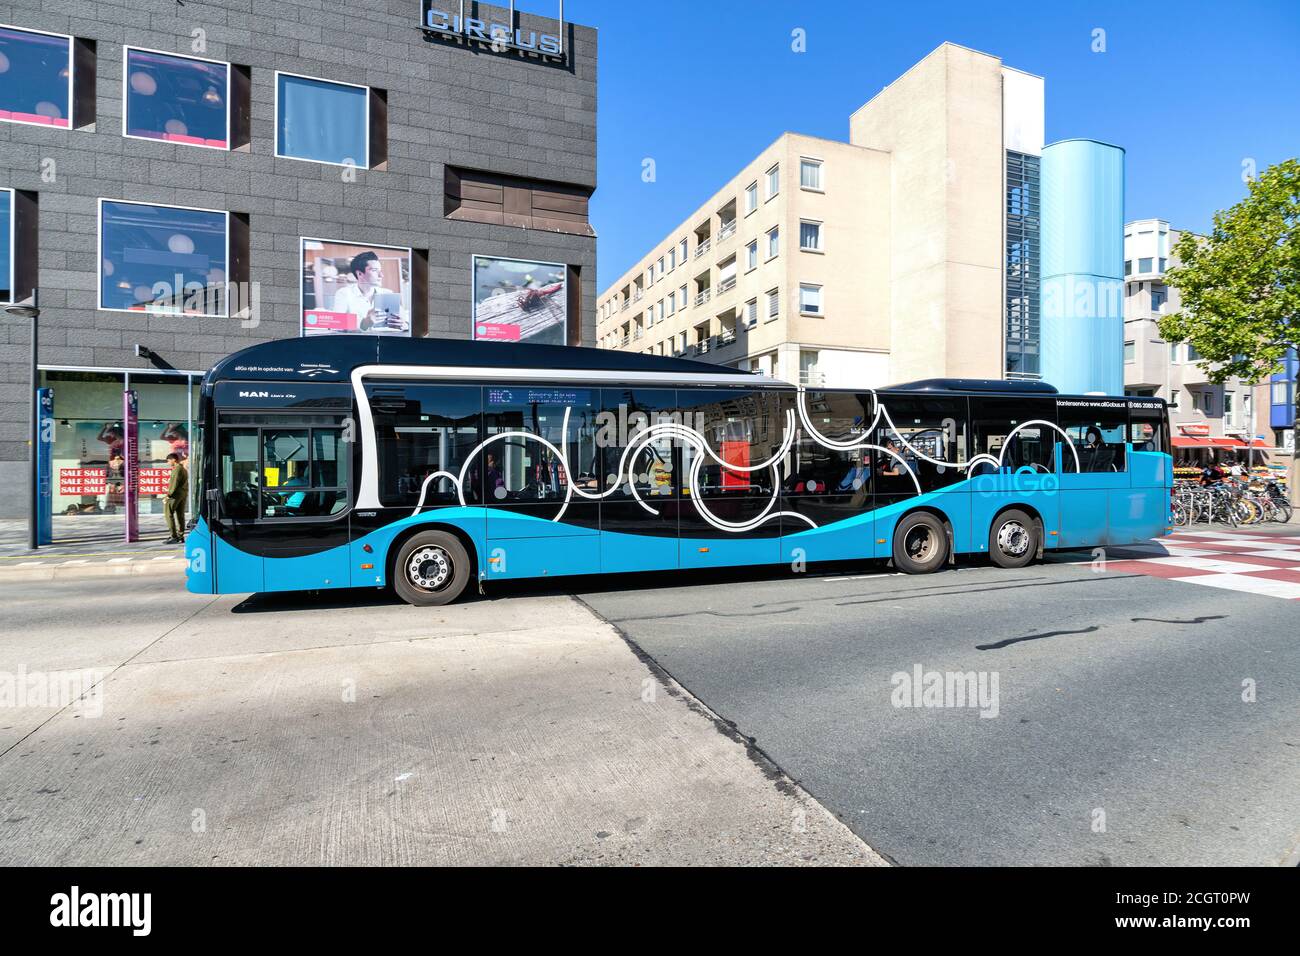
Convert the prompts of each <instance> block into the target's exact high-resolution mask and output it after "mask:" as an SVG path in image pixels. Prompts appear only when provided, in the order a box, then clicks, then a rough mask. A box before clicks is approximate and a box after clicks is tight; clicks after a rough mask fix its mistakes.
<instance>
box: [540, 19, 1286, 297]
mask: <svg viewBox="0 0 1300 956" xmlns="http://www.w3.org/2000/svg"><path fill="white" fill-rule="evenodd" d="M553 3H554V0H520V3H519V6H520V8H521V9H528V10H531V11H535V12H538V13H543V12H549V11H550V10H552V9H553V8H554V7H553ZM565 15H566V16H567V17H568V18H569V19H571V20H575V21H577V22H579V23H586V24H590V25H592V26H595V27H597V28H598V29H599V30H600V61H599V62H600V79H599V98H600V99H599V104H598V107H599V112H598V120H597V123H598V130H597V149H598V157H597V176H598V182H599V188H598V189H597V191H596V195H595V197H594V199H593V204H592V218H593V221H594V223H595V228H596V230H597V232H598V234H599V240H598V246H597V254H598V257H599V275H598V283H599V287H600V288H601V289H602V290H603V289H604V287H605V286H606V285H607V284H608V283H610V282H612V281H614V280H615V279H617V278H618V276H619V275H620V274H621V273H622V272H623V271H625V270H626V269H628V268H629V267H630V266H632V265H633V264H634V263H635V262H636V260H637V259H638V258H639V257H640V256H641V255H642V254H643V253H644V252H645V251H646V249H647V247H648V245H649V243H650V242H652V241H657V240H658V239H659V238H661V237H662V236H663V235H664V234H666V233H667V231H668V230H669V229H672V228H673V227H674V226H676V225H677V223H679V222H680V221H681V220H682V219H684V218H685V217H686V216H687V215H688V214H689V213H690V212H691V211H692V210H693V209H695V208H696V207H697V206H698V205H699V204H700V203H701V202H703V201H704V200H705V199H706V198H708V197H709V196H710V195H711V194H712V193H713V192H715V191H716V190H717V189H718V188H719V187H720V186H721V185H722V184H723V183H725V182H726V181H727V180H728V179H729V178H730V177H731V176H733V175H734V174H735V172H736V170H738V169H739V168H740V167H741V165H742V164H744V163H746V162H748V161H749V160H750V159H752V158H753V157H754V156H755V155H757V154H758V152H759V151H760V150H761V149H762V148H763V147H764V146H766V145H767V144H768V143H770V142H771V141H772V140H773V139H775V138H776V137H777V136H778V135H779V134H780V133H781V132H783V131H785V130H794V131H796V132H802V133H809V134H811V135H815V136H825V137H832V138H836V139H847V138H848V121H849V115H850V114H851V113H852V112H853V111H854V110H855V109H857V108H858V107H859V106H861V105H862V104H863V103H865V102H866V101H867V100H868V99H870V98H871V97H872V96H873V95H874V94H875V93H877V92H878V91H879V90H880V89H881V87H883V86H885V85H886V84H887V83H889V82H890V81H891V80H893V79H894V78H895V77H897V76H898V75H899V74H901V73H902V72H903V71H904V70H906V69H907V68H908V67H909V66H911V65H912V64H913V63H915V62H916V61H917V60H919V59H920V58H921V57H923V56H925V54H927V53H929V52H930V51H931V50H932V49H934V48H935V47H936V46H938V45H939V44H940V43H942V42H943V41H944V40H951V41H952V42H954V43H960V44H962V45H964V46H969V47H973V48H974V49H977V50H981V51H984V52H986V53H991V54H994V55H995V56H999V57H1001V58H1002V61H1003V62H1004V63H1006V64H1007V65H1008V66H1013V67H1015V68H1017V69H1021V70H1025V71H1027V72H1030V73H1036V74H1038V75H1040V76H1043V77H1045V78H1046V87H1047V139H1048V141H1049V142H1051V141H1052V140H1057V139H1065V138H1068V137H1072V136H1084V137H1091V138H1095V139H1102V140H1106V141H1108V142H1113V143H1117V144H1119V145H1121V146H1123V147H1124V148H1125V149H1126V150H1127V159H1128V182H1127V195H1128V208H1127V210H1126V216H1125V218H1126V219H1139V218H1144V217H1154V216H1158V217H1161V218H1164V219H1168V220H1169V221H1170V222H1171V223H1173V224H1174V226H1175V227H1178V228H1183V229H1192V230H1198V231H1199V230H1203V229H1205V228H1206V227H1207V226H1208V224H1209V222H1210V216H1211V215H1212V214H1213V212H1214V210H1216V209H1218V208H1221V207H1224V206H1228V205H1231V204H1232V203H1233V202H1235V201H1237V199H1239V198H1240V197H1241V195H1242V194H1243V191H1244V188H1245V187H1244V186H1243V184H1242V179H1241V169H1242V161H1243V159H1245V158H1247V157H1250V158H1253V159H1254V160H1255V162H1256V163H1257V164H1258V167H1259V168H1260V169H1263V168H1264V167H1265V166H1267V165H1269V164H1270V163H1274V162H1277V161H1279V160H1281V159H1285V158H1287V157H1290V156H1297V155H1300V2H1297V0H1259V2H1242V3H1229V2H1223V3H1209V2H1178V3H1169V4H1160V5H1154V4H1136V3H1132V2H1128V3H1119V2H1065V0H1048V2H1041V0H1040V2H1034V3H1018V4H1016V3H1012V4H1008V3H1007V2H1005V0H1003V2H1000V3H983V2H974V0H971V2H950V3H930V2H920V0H913V2H906V3H899V2H874V0H865V2H848V0H828V2H821V3H812V2H799V0H694V2H688V0H568V2H566V3H565ZM795 27H802V28H803V29H804V30H806V31H807V38H808V41H807V44H808V49H807V52H806V53H802V54H797V53H794V52H792V51H791V48H790V44H791V38H790V33H791V30H793V29H794V28H795ZM1098 27H1100V28H1102V29H1104V30H1105V31H1106V47H1107V49H1106V52H1105V53H1093V52H1092V50H1091V44H1092V31H1093V29H1094V28H1098ZM701 91H702V92H704V93H705V94H706V95H703V96H701V95H700V92H701ZM688 103H690V104H697V105H695V106H694V107H693V108H692V109H687V104H688ZM645 157H652V158H653V159H654V160H655V163H656V166H657V175H658V179H657V181H656V182H653V183H644V182H642V181H641V162H642V160H643V159H644V158H645Z"/></svg>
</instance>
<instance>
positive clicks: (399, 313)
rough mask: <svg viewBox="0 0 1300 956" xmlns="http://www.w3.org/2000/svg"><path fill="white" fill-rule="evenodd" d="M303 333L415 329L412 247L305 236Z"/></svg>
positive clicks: (394, 332)
mask: <svg viewBox="0 0 1300 956" xmlns="http://www.w3.org/2000/svg"><path fill="white" fill-rule="evenodd" d="M301 266H302V334H303V335H329V334H331V333H336V334H337V333H343V334H369V335H406V336H409V335H410V334H411V250H410V249H409V248H400V247H395V246H376V245H364V244H362V245H359V244H357V243H351V242H335V241H333V240H330V239H307V238H304V239H303V240H302V260H301Z"/></svg>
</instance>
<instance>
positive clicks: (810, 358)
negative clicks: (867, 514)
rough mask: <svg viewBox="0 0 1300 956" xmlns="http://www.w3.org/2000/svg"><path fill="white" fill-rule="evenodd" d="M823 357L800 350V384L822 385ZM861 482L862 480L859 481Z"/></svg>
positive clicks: (816, 353) (817, 353) (811, 351)
mask: <svg viewBox="0 0 1300 956" xmlns="http://www.w3.org/2000/svg"><path fill="white" fill-rule="evenodd" d="M820 358H821V353H820V352H815V351H813V350H811V349H800V350H799V384H800V385H821V384H822V375H821V372H820V370H819V369H818V368H817V363H818V359H820ZM859 484H861V482H859Z"/></svg>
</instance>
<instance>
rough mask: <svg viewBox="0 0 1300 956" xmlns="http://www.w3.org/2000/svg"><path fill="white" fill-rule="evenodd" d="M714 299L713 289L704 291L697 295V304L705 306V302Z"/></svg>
mask: <svg viewBox="0 0 1300 956" xmlns="http://www.w3.org/2000/svg"><path fill="white" fill-rule="evenodd" d="M712 297H713V290H712V289H703V290H701V291H699V292H697V293H695V304H696V305H703V304H704V303H705V302H708V301H709V299H711V298H712Z"/></svg>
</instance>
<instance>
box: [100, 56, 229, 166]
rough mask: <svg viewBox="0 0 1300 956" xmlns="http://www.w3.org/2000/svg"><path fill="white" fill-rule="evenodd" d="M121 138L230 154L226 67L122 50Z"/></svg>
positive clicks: (188, 57)
mask: <svg viewBox="0 0 1300 956" xmlns="http://www.w3.org/2000/svg"><path fill="white" fill-rule="evenodd" d="M125 56H126V68H125V71H124V73H125V80H124V89H123V92H122V96H123V99H124V100H125V109H124V110H123V113H122V135H123V136H128V137H132V138H135V139H161V140H165V141H167V142H169V143H183V144H185V145H187V146H206V147H208V148H209V149H229V148H230V64H229V63H218V62H215V61H212V60H201V59H198V58H197V57H190V56H178V55H176V54H174V53H157V52H154V51H152V50H137V49H132V48H131V47H126V48H125Z"/></svg>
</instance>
